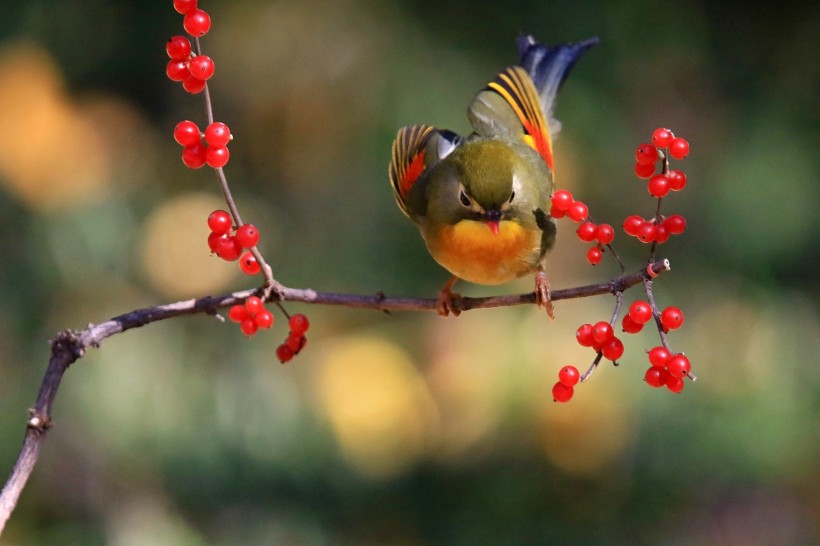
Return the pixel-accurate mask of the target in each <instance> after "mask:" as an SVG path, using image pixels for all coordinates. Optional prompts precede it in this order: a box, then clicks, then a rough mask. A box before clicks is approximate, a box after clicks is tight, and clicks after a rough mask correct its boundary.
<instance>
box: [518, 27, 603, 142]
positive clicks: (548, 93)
mask: <svg viewBox="0 0 820 546" xmlns="http://www.w3.org/2000/svg"><path fill="white" fill-rule="evenodd" d="M597 43H598V38H590V39H588V40H584V41H583V42H578V43H575V44H560V45H557V46H547V45H544V44H539V43H538V42H536V41H535V39H534V38H533V37H532V36H519V38H518V58H519V64H520V65H521V67H522V68H523V69H524V70H526V71H527V73H528V74H529V75H530V78H531V79H532V81H533V83H534V84H535V88H536V89H537V90H538V95H539V97H540V99H541V107H542V108H543V111H544V114H545V115H546V117H547V123H548V124H549V128H550V133H552V134H553V135H555V134H556V133H557V132H558V131H559V130H560V128H561V123H560V122H559V121H558V120H556V119H555V118H554V117H553V115H552V112H553V110H554V108H555V99H556V97H557V96H558V90H559V89H561V85H562V84H563V83H564V80H566V79H567V76H568V75H569V73H570V71H571V70H572V67H573V66H575V63H576V61H577V60H578V59H579V58H580V57H581V55H583V54H584V52H585V51H586V50H588V49H589V48H591V47H592V46H594V45H595V44H597Z"/></svg>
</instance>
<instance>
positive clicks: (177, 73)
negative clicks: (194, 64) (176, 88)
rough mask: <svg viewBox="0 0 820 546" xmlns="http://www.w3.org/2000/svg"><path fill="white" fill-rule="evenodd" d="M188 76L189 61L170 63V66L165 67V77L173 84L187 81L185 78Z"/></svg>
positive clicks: (172, 61)
mask: <svg viewBox="0 0 820 546" xmlns="http://www.w3.org/2000/svg"><path fill="white" fill-rule="evenodd" d="M187 74H188V62H187V61H174V60H171V61H168V64H167V65H165V75H166V76H168V79H169V80H171V81H172V82H181V81H182V80H183V79H185V76H186V75H187Z"/></svg>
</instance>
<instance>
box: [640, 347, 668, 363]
mask: <svg viewBox="0 0 820 546" xmlns="http://www.w3.org/2000/svg"><path fill="white" fill-rule="evenodd" d="M646 354H647V355H648V356H649V363H650V364H652V367H654V368H665V367H666V363H667V362H668V361H669V358H670V357H671V356H672V355H671V353H670V352H669V351H668V350H667V349H666V347H663V346H661V345H658V346H657V347H652V348H651V349H649V351H647V353H646Z"/></svg>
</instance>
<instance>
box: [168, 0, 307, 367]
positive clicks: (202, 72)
mask: <svg viewBox="0 0 820 546" xmlns="http://www.w3.org/2000/svg"><path fill="white" fill-rule="evenodd" d="M197 4H198V0H174V9H176V11H177V12H179V13H181V14H182V15H183V16H184V19H183V27H184V28H185V31H186V32H187V33H188V34H189V35H191V36H193V37H194V43H195V45H196V51H194V47H193V46H192V44H191V40H189V39H188V38H186V37H185V36H173V37H172V38H170V39H169V40H168V42H167V44H166V46H165V51H166V53H168V57H170V59H171V60H170V62H169V63H168V65H167V66H166V74H167V75H168V77H169V78H170V79H171V80H173V81H178V82H182V87H183V88H184V89H185V90H186V91H187V92H189V93H192V94H194V93H199V92H201V91H204V92H205V93H204V94H205V99H206V100H205V104H206V109H207V112H208V119H209V120H210V119H213V112H212V111H211V104H210V98H209V97H208V89H207V85H206V82H207V80H208V79H210V78H211V77H212V76H213V74H214V62H213V60H212V59H211V58H210V57H208V56H207V55H203V54H202V53H201V51H200V43H199V38H200V37H202V36H204V35H205V34H206V33H207V32H208V31H209V30H210V28H211V18H210V16H209V15H208V14H207V13H206V12H205V11H203V10H201V9H199V7H198V5H197ZM232 139H233V136H232V135H231V131H230V129H229V128H228V126H227V125H225V124H224V123H222V122H219V121H217V122H212V123H210V124H209V125H208V126H207V127H206V128H205V131H204V132H202V131H200V130H199V127H198V126H197V124H196V123H194V122H193V121H189V120H185V121H181V122H179V123H178V124H177V125H176V127H175V128H174V140H176V141H177V143H178V144H179V145H181V146H182V147H183V149H182V162H183V163H184V164H185V165H186V166H187V167H189V168H191V169H199V168H200V167H202V166H204V165H206V164H207V165H208V166H210V167H213V168H215V169H221V168H222V167H224V166H225V165H226V164H227V163H228V159H229V158H230V152H229V151H228V143H229V142H230V141H231V140H232ZM218 174H219V175H220V177H221V179H222V180H223V182H224V185H223V191H225V194H226V199H227V202H228V205H229V207H230V208H231V210H232V211H233V212H234V216H231V214H229V213H228V212H226V211H224V210H215V211H213V212H212V213H211V214H210V215H209V216H208V228H209V229H210V231H211V233H210V234H209V235H208V247H209V248H210V249H211V252H213V253H214V254H216V255H217V256H219V257H220V258H222V259H223V260H226V261H235V260H239V267H240V269H241V270H242V272H244V273H245V274H247V275H256V274H257V273H259V272H260V271H261V270H262V266H263V265H265V264H264V262H262V263H260V260H261V255H260V254H259V253H258V252H257V251H256V250H255V247H256V245H257V244H258V243H259V231H258V230H257V229H256V227H255V226H253V225H252V224H242V222H241V220H240V219H239V216H238V214H237V213H236V210H235V204H234V202H233V198H232V197H231V195H230V190H229V189H228V187H227V182H226V181H225V177H224V172H223V171H218ZM234 220H236V224H238V225H236V226H235V225H234ZM257 257H259V259H257ZM266 270H268V271H269V268H267V266H266ZM268 280H269V281H270V280H272V279H268ZM277 305H278V306H279V308H280V309H282V311H283V312H284V313H285V316H288V315H287V312H285V310H284V308H283V307H282V306H281V304H278V303H277ZM228 316H229V317H230V319H231V320H232V321H234V322H237V323H239V325H240V328H241V329H242V332H244V333H245V335H247V336H252V335H253V334H255V333H256V331H257V330H258V329H259V328H263V329H267V328H270V327H271V326H273V314H272V313H271V312H270V311H268V310H267V309H265V306H264V300H263V299H262V298H259V297H257V296H251V297H249V298H248V299H246V300H245V302H244V304H243V305H234V306H233V307H231V308H230V310H229V312H228ZM288 325H289V333H288V337H287V338H286V340H285V342H284V343H282V344H281V345H280V346H279V347H278V348H277V349H276V356H277V358H278V359H279V361H280V362H282V363H285V362H288V361H289V360H291V359H292V358H293V357H294V356H295V355H297V354H298V353H299V352H300V351H301V350H302V349H303V348H304V347H305V343H306V338H305V332H306V331H307V329H308V327H309V326H310V322H309V321H308V319H307V317H306V316H305V315H302V314H297V315H293V316H290V317H289V320H288Z"/></svg>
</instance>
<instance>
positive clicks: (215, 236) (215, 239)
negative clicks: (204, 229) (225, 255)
mask: <svg viewBox="0 0 820 546" xmlns="http://www.w3.org/2000/svg"><path fill="white" fill-rule="evenodd" d="M227 236H228V235H227V234H224V233H211V234H210V235H208V248H210V249H211V252H213V253H214V254H216V250H217V249H218V248H219V245H220V244H221V243H220V240H221V239H224V238H225V237H227Z"/></svg>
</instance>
